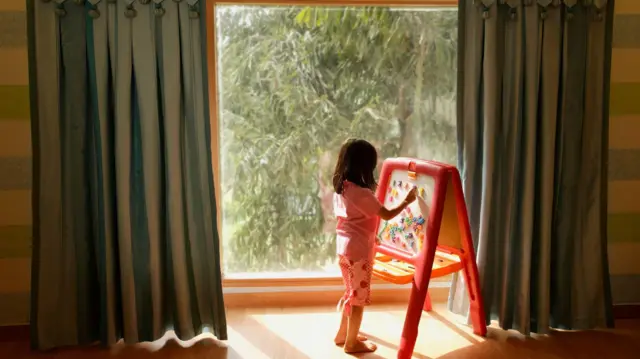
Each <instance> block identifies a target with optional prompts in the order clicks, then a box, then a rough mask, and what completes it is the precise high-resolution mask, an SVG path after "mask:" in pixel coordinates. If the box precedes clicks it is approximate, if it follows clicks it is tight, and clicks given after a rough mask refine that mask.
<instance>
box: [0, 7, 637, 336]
mask: <svg viewBox="0 0 640 359" xmlns="http://www.w3.org/2000/svg"><path fill="white" fill-rule="evenodd" d="M635 34H640V0H617V8H616V20H615V34H614V50H613V60H612V61H613V64H612V78H611V80H612V86H611V123H610V136H609V137H610V171H609V172H610V174H609V241H610V244H609V259H610V269H611V279H612V287H613V292H614V300H615V301H616V302H640V65H639V64H640V37H638V36H637V35H635ZM26 38H27V36H26V27H25V0H0V325H5V324H15V323H26V322H27V321H28V302H29V284H30V283H29V282H30V262H31V261H30V251H31V168H30V166H31V140H30V122H29V100H28V74H27V48H26V45H27V41H26Z"/></svg>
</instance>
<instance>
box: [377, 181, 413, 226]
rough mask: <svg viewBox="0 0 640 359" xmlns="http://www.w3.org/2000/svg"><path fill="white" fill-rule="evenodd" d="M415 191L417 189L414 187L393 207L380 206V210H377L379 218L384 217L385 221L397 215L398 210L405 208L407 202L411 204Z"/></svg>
mask: <svg viewBox="0 0 640 359" xmlns="http://www.w3.org/2000/svg"><path fill="white" fill-rule="evenodd" d="M416 191H417V190H416V188H415V187H414V188H413V189H412V190H411V191H409V193H407V197H405V199H404V201H402V203H400V204H399V205H398V206H397V207H396V208H394V209H387V208H386V207H385V206H382V207H381V208H380V211H379V212H378V216H380V218H382V219H384V220H385V221H388V220H390V219H392V218H394V217H395V216H397V215H399V214H400V212H402V211H403V210H404V209H405V208H407V206H408V205H409V204H411V202H413V201H415V200H416Z"/></svg>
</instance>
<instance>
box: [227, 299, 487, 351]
mask: <svg viewBox="0 0 640 359" xmlns="http://www.w3.org/2000/svg"><path fill="white" fill-rule="evenodd" d="M303 312H304V313H305V315H304V317H301V316H300V315H299V313H296V311H293V312H291V311H288V312H287V313H286V314H285V313H278V312H275V313H274V312H273V311H270V312H269V313H260V312H259V311H257V312H254V313H251V314H249V313H247V314H248V317H249V318H250V319H249V321H255V322H256V323H257V324H258V326H259V327H262V328H263V329H264V330H265V332H271V333H272V334H273V335H274V336H275V337H277V339H274V338H269V339H270V340H281V341H283V342H286V344H287V345H288V346H290V347H291V348H290V349H291V352H295V353H297V355H301V356H302V357H305V358H312V359H316V358H318V359H320V358H322V359H325V358H340V357H348V356H346V355H345V354H343V353H342V351H341V349H340V348H338V347H335V346H334V345H333V336H334V335H335V331H336V330H337V327H338V323H339V322H338V321H339V316H338V313H336V312H334V311H330V310H311V311H310V310H309V309H300V313H303ZM443 312H446V310H443V308H438V311H437V312H434V313H423V316H422V319H421V322H420V332H419V336H418V340H417V344H416V351H415V354H414V358H417V359H424V358H437V357H440V356H442V355H445V354H447V353H449V352H451V351H455V350H458V349H462V348H465V347H467V346H470V345H473V344H477V343H480V342H482V341H483V339H482V338H479V337H477V336H475V335H473V332H472V330H471V328H468V327H466V326H465V325H464V324H462V323H463V318H460V317H458V316H455V315H453V314H450V313H446V314H441V313H443ZM404 317H405V312H404V311H402V310H380V309H379V308H375V309H372V310H370V311H368V312H366V313H365V316H364V319H363V324H362V332H363V333H364V334H366V335H368V336H369V337H370V339H371V340H372V341H373V342H374V343H376V344H378V347H379V349H378V351H377V352H376V353H375V355H371V354H370V355H365V356H362V358H372V359H373V358H395V357H396V355H397V350H398V344H399V342H400V335H401V332H402V327H403V324H404ZM244 324H247V325H248V324H249V323H247V320H245V323H244ZM253 326H255V324H253ZM265 339H268V338H265ZM443 343H446V345H443ZM234 344H235V343H234ZM254 344H255V343H254ZM254 357H255V356H254ZM271 357H273V353H271ZM282 357H283V358H284V357H285V356H282ZM287 357H292V358H293V357H295V356H287ZM252 358H253V357H252ZM256 358H257V357H256Z"/></svg>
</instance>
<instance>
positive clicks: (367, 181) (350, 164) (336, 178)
mask: <svg viewBox="0 0 640 359" xmlns="http://www.w3.org/2000/svg"><path fill="white" fill-rule="evenodd" d="M377 163H378V152H377V151H376V148H375V147H373V145H372V144H370V143H369V142H367V141H365V140H361V139H354V138H352V139H349V140H347V141H346V142H345V143H344V144H343V145H342V148H341V149H340V154H339V155H338V163H336V169H335V171H334V172H333V189H334V190H335V191H336V193H338V194H341V193H342V191H343V190H344V181H349V182H352V183H355V184H357V185H358V186H360V187H364V188H369V189H370V190H372V191H373V190H375V189H376V186H377V183H376V180H375V178H374V177H373V171H374V170H375V169H376V165H377Z"/></svg>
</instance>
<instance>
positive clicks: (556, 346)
mask: <svg viewBox="0 0 640 359" xmlns="http://www.w3.org/2000/svg"><path fill="white" fill-rule="evenodd" d="M638 353H640V336H639V335H628V334H618V333H611V332H607V331H584V332H561V331H554V332H552V333H551V334H549V335H544V336H543V335H536V336H531V337H525V336H522V335H521V334H518V333H515V332H512V331H504V330H500V329H495V328H490V329H489V333H488V335H487V340H486V341H484V342H481V343H477V344H474V345H470V346H468V347H465V348H462V349H458V350H455V351H452V352H450V353H448V354H445V355H442V356H440V357H439V359H454V358H455V359H465V358H473V359H495V358H536V359H547V358H548V359H552V358H553V359H557V358H563V359H591V358H593V359H601V358H602V359H604V358H606V359H632V358H638V356H639V354H638Z"/></svg>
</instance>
